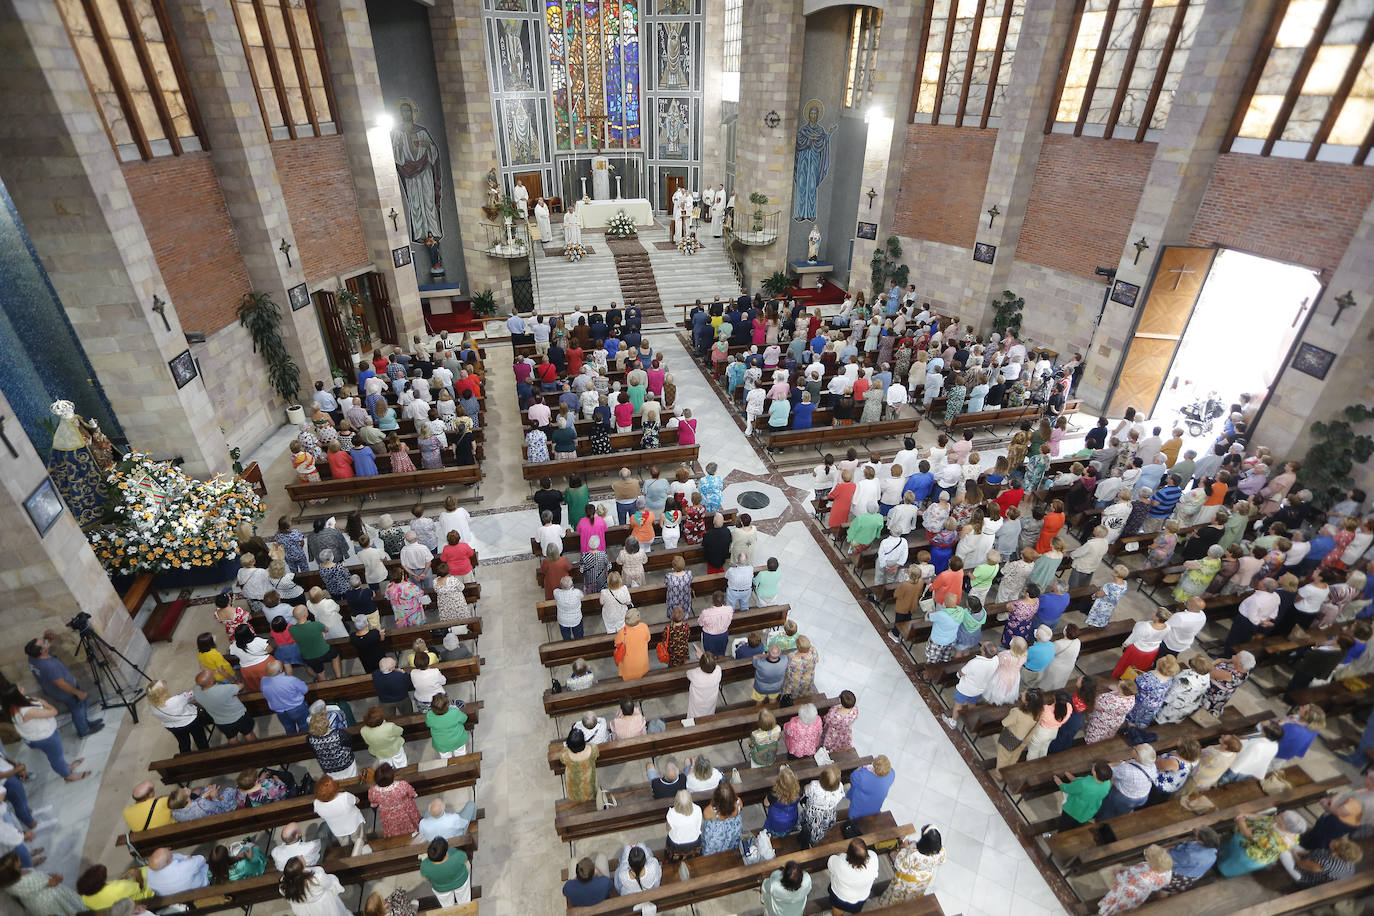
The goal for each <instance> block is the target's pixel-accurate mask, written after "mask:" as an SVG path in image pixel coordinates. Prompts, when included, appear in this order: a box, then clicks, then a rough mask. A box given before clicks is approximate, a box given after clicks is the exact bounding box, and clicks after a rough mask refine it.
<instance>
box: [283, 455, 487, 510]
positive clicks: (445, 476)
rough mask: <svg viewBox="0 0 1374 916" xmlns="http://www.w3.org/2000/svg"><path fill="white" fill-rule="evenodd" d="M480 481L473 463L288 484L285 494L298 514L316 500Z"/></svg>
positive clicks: (480, 477) (469, 483) (478, 482)
mask: <svg viewBox="0 0 1374 916" xmlns="http://www.w3.org/2000/svg"><path fill="white" fill-rule="evenodd" d="M481 481H482V469H481V468H480V467H478V466H477V465H475V464H470V465H465V466H463V467H453V468H438V469H436V470H433V471H415V472H413V473H410V474H378V475H376V476H375V477H347V478H345V479H343V480H321V481H319V482H317V483H300V482H297V483H289V484H287V485H286V495H287V496H289V497H290V498H291V501H292V502H294V503H298V504H300V506H301V509H302V511H304V508H305V506H306V504H308V503H310V502H312V501H314V500H317V499H350V498H357V499H360V500H361V499H362V497H364V496H368V495H371V494H374V493H392V492H395V491H397V490H427V489H429V488H431V487H449V486H473V487H475V486H477V485H478V484H480V483H481Z"/></svg>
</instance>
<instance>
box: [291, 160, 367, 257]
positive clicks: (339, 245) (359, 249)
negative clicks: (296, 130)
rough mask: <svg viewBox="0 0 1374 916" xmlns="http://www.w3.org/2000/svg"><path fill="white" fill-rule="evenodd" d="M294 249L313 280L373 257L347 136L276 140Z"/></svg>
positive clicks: (294, 252) (295, 255)
mask: <svg viewBox="0 0 1374 916" xmlns="http://www.w3.org/2000/svg"><path fill="white" fill-rule="evenodd" d="M272 156H273V158H274V159H275V160H276V163H277V178H278V180H279V181H280V182H281V190H282V195H283V196H284V197H285V198H286V210H287V212H288V213H290V214H291V230H292V232H294V233H295V236H296V250H295V251H293V252H292V253H291V256H292V257H293V258H299V259H300V260H299V263H300V264H301V265H302V266H303V267H304V268H305V278H306V280H307V281H309V282H314V281H316V280H320V279H323V278H325V277H329V276H333V275H334V274H338V273H342V272H344V271H349V270H354V269H356V268H359V267H363V266H365V265H366V264H368V263H370V259H369V258H368V255H367V244H366V243H365V242H364V241H363V227H362V223H361V222H359V220H358V200H357V197H356V196H355V195H354V193H353V176H352V174H351V173H350V172H349V170H348V153H347V151H346V150H345V149H344V142H343V138H342V137H340V136H333V137H302V138H300V139H298V140H279V141H277V142H276V143H273V144H272Z"/></svg>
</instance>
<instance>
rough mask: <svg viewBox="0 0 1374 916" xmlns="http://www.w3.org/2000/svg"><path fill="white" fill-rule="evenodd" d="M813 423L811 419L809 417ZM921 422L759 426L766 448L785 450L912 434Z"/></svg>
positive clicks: (913, 420)
mask: <svg viewBox="0 0 1374 916" xmlns="http://www.w3.org/2000/svg"><path fill="white" fill-rule="evenodd" d="M812 419H813V420H814V416H813V418H812ZM920 424H921V421H920V420H919V419H917V418H916V417H910V418H907V417H903V418H900V419H896V420H879V421H878V422H877V423H851V424H850V425H848V426H812V427H811V428H810V429H786V430H779V431H778V432H769V431H768V424H767V422H766V421H765V422H764V424H763V425H762V426H761V427H759V429H760V430H761V431H763V432H764V434H765V436H766V438H767V440H768V445H769V447H770V448H786V447H787V446H789V445H820V444H822V443H826V442H852V441H860V442H866V441H868V440H869V439H887V438H891V437H893V436H909V435H915V434H916V429H917V427H918V426H920Z"/></svg>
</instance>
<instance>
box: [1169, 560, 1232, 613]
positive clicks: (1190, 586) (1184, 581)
mask: <svg viewBox="0 0 1374 916" xmlns="http://www.w3.org/2000/svg"><path fill="white" fill-rule="evenodd" d="M1220 569H1221V560H1220V559H1219V558H1218V557H1203V558H1202V559H1201V560H1195V561H1194V566H1193V567H1192V568H1190V569H1186V570H1184V572H1183V576H1182V577H1181V578H1180V579H1179V580H1178V585H1176V586H1174V600H1175V601H1178V602H1184V601H1187V600H1188V599H1189V598H1194V597H1196V596H1198V595H1201V594H1202V593H1203V592H1205V591H1207V586H1209V585H1211V584H1212V580H1213V579H1214V578H1216V575H1217V572H1218V571H1220Z"/></svg>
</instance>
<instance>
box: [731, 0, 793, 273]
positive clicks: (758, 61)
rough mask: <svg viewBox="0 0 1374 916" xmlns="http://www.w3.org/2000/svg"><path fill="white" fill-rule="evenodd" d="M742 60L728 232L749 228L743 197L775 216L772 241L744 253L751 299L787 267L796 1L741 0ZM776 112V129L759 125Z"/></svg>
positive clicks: (748, 211) (751, 209) (749, 208)
mask: <svg viewBox="0 0 1374 916" xmlns="http://www.w3.org/2000/svg"><path fill="white" fill-rule="evenodd" d="M743 41H744V45H743V47H744V53H743V54H741V55H740V71H741V72H740V100H739V132H738V139H737V141H736V147H735V175H736V177H735V227H736V228H737V229H748V228H749V218H750V214H752V213H753V212H754V209H755V207H754V205H753V204H751V203H750V202H749V195H750V194H753V193H755V192H757V193H761V194H766V195H768V203H767V204H766V205H765V206H764V207H763V210H764V212H768V213H771V212H772V211H774V210H779V211H781V215H780V216H779V218H778V240H777V241H776V242H774V243H773V244H772V245H766V246H758V247H755V246H749V247H747V248H745V249H744V252H745V254H744V279H745V284H746V288H747V289H748V290H749V291H750V292H755V291H757V290H758V289H759V284H760V283H761V282H762V281H763V279H764V278H765V277H767V276H768V275H770V274H772V273H773V272H774V271H777V270H782V269H783V268H784V267H785V266H786V265H785V262H786V260H787V231H788V226H789V225H790V222H791V213H792V165H793V162H794V160H795V151H794V144H795V140H796V136H797V123H798V118H799V116H800V113H799V112H798V110H797V109H798V107H799V106H800V104H801V103H800V102H799V101H798V99H797V96H798V94H799V93H800V92H801V74H802V52H803V46H804V45H805V44H806V17H805V16H803V15H802V4H801V3H799V2H797V0H745V3H744V25H743ZM770 111H776V112H777V113H778V117H779V118H781V119H782V120H781V121H779V123H778V126H777V127H769V126H767V125H766V124H764V122H763V119H764V116H765V115H767V114H768V112H770Z"/></svg>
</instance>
